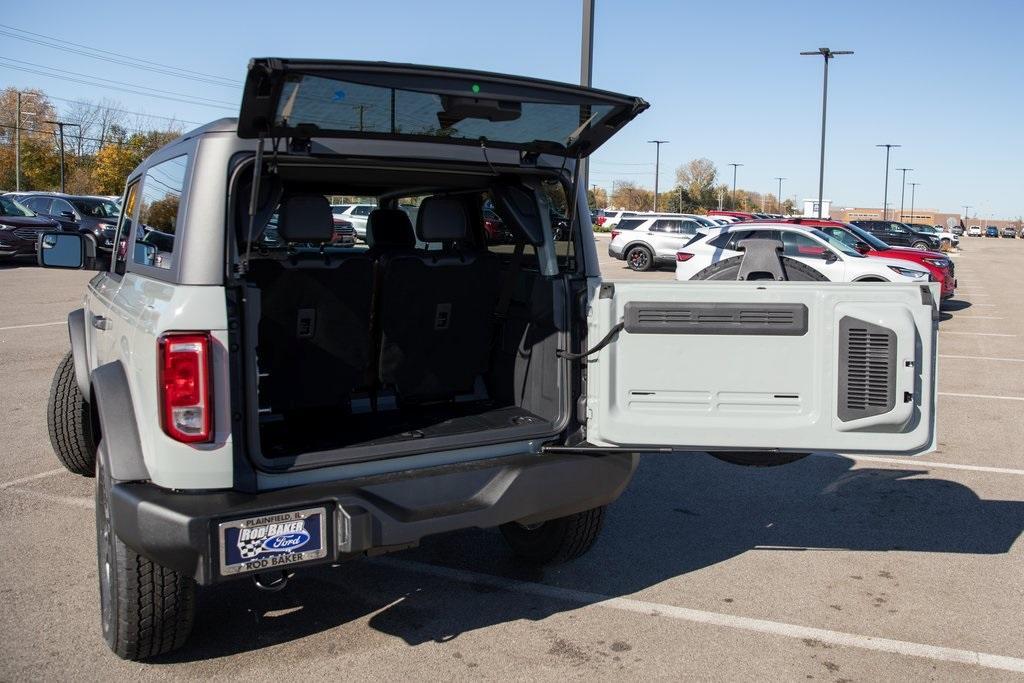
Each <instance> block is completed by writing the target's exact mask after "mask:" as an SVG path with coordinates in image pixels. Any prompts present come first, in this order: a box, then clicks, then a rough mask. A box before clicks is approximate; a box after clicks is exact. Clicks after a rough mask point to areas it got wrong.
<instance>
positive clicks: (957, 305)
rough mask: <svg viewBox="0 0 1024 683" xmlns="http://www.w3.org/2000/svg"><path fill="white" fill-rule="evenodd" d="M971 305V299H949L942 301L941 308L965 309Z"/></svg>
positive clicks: (949, 309) (943, 309)
mask: <svg viewBox="0 0 1024 683" xmlns="http://www.w3.org/2000/svg"><path fill="white" fill-rule="evenodd" d="M970 307H971V302H970V301H964V300H963V299H947V300H946V301H943V302H942V305H941V306H940V309H941V310H942V311H951V312H956V311H963V310H966V309H968V308H970Z"/></svg>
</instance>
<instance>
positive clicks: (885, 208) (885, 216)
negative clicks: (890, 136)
mask: <svg viewBox="0 0 1024 683" xmlns="http://www.w3.org/2000/svg"><path fill="white" fill-rule="evenodd" d="M900 146H901V145H893V144H890V143H886V144H882V145H875V147H885V193H884V194H883V195H882V220H883V221H887V220H889V151H890V150H891V149H892V148H893V147H900Z"/></svg>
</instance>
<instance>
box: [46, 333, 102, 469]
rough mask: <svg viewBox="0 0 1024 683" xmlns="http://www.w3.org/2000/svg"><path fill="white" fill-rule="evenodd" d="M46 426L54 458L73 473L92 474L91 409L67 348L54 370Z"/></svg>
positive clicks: (94, 445)
mask: <svg viewBox="0 0 1024 683" xmlns="http://www.w3.org/2000/svg"><path fill="white" fill-rule="evenodd" d="M46 426H47V429H48V431H49V432H50V445H51V446H53V452H54V453H55V454H56V455H57V459H58V460H60V462H61V464H62V465H64V467H66V468H67V470H68V472H71V473H72V474H79V475H82V476H83V477H91V476H93V474H94V473H95V472H96V440H95V436H94V433H95V432H94V431H93V424H92V411H91V410H90V408H89V404H88V403H86V402H85V399H84V398H83V397H82V392H81V391H79V389H78V381H77V380H76V379H75V360H74V358H72V356H71V353H70V352H68V353H67V354H66V355H65V356H64V358H63V359H61V361H60V364H59V365H58V366H57V371H56V372H54V374H53V383H52V384H51V385H50V397H49V400H48V401H47V403H46Z"/></svg>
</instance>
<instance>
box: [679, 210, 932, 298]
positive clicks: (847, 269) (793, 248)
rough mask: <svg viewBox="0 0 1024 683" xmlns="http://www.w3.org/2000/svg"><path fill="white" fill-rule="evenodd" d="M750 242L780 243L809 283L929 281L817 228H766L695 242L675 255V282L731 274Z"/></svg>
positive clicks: (914, 267)
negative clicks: (806, 274)
mask: <svg viewBox="0 0 1024 683" xmlns="http://www.w3.org/2000/svg"><path fill="white" fill-rule="evenodd" d="M750 239H762V240H776V241H778V242H780V243H781V244H782V246H783V250H782V253H783V256H785V257H787V258H789V259H793V260H794V261H796V262H798V263H800V264H803V265H804V266H807V267H809V268H811V269H813V271H815V272H817V273H819V274H820V275H821V278H815V279H823V280H828V281H830V282H925V283H927V282H928V281H929V274H928V271H927V270H925V269H924V268H921V267H920V266H919V265H918V264H916V263H914V262H912V261H901V260H899V259H890V258H881V257H877V256H865V255H864V254H861V253H860V252H859V251H857V250H856V249H854V248H853V247H851V246H850V245H848V244H846V243H845V242H843V241H842V240H839V239H836V238H835V237H832V236H831V235H829V234H828V233H826V232H823V231H821V230H818V229H817V228H812V227H808V226H801V225H795V224H789V223H767V222H766V223H757V224H750V225H744V224H739V225H733V226H730V227H728V228H716V229H711V230H708V231H707V232H706V233H705V234H703V235H698V236H696V237H695V238H693V239H692V240H691V241H690V243H689V244H687V245H685V246H684V247H682V248H680V249H679V251H678V252H677V253H676V255H675V262H676V279H677V280H704V279H711V278H712V276H716V275H717V274H718V271H720V270H722V269H724V268H725V269H728V268H733V269H736V267H737V266H738V264H739V258H740V257H741V256H742V251H743V249H742V242H743V241H744V240H750ZM733 277H735V276H733ZM810 277H813V275H811V276H810ZM714 279H719V277H714Z"/></svg>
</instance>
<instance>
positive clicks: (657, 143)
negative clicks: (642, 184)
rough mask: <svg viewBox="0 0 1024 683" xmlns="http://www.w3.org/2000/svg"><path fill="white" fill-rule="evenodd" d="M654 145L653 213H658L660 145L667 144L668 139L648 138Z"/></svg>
mask: <svg viewBox="0 0 1024 683" xmlns="http://www.w3.org/2000/svg"><path fill="white" fill-rule="evenodd" d="M647 142H648V143H650V144H652V145H654V213H658V174H659V171H660V170H661V146H662V145H664V144H668V142H669V141H668V140H648V141H647Z"/></svg>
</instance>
